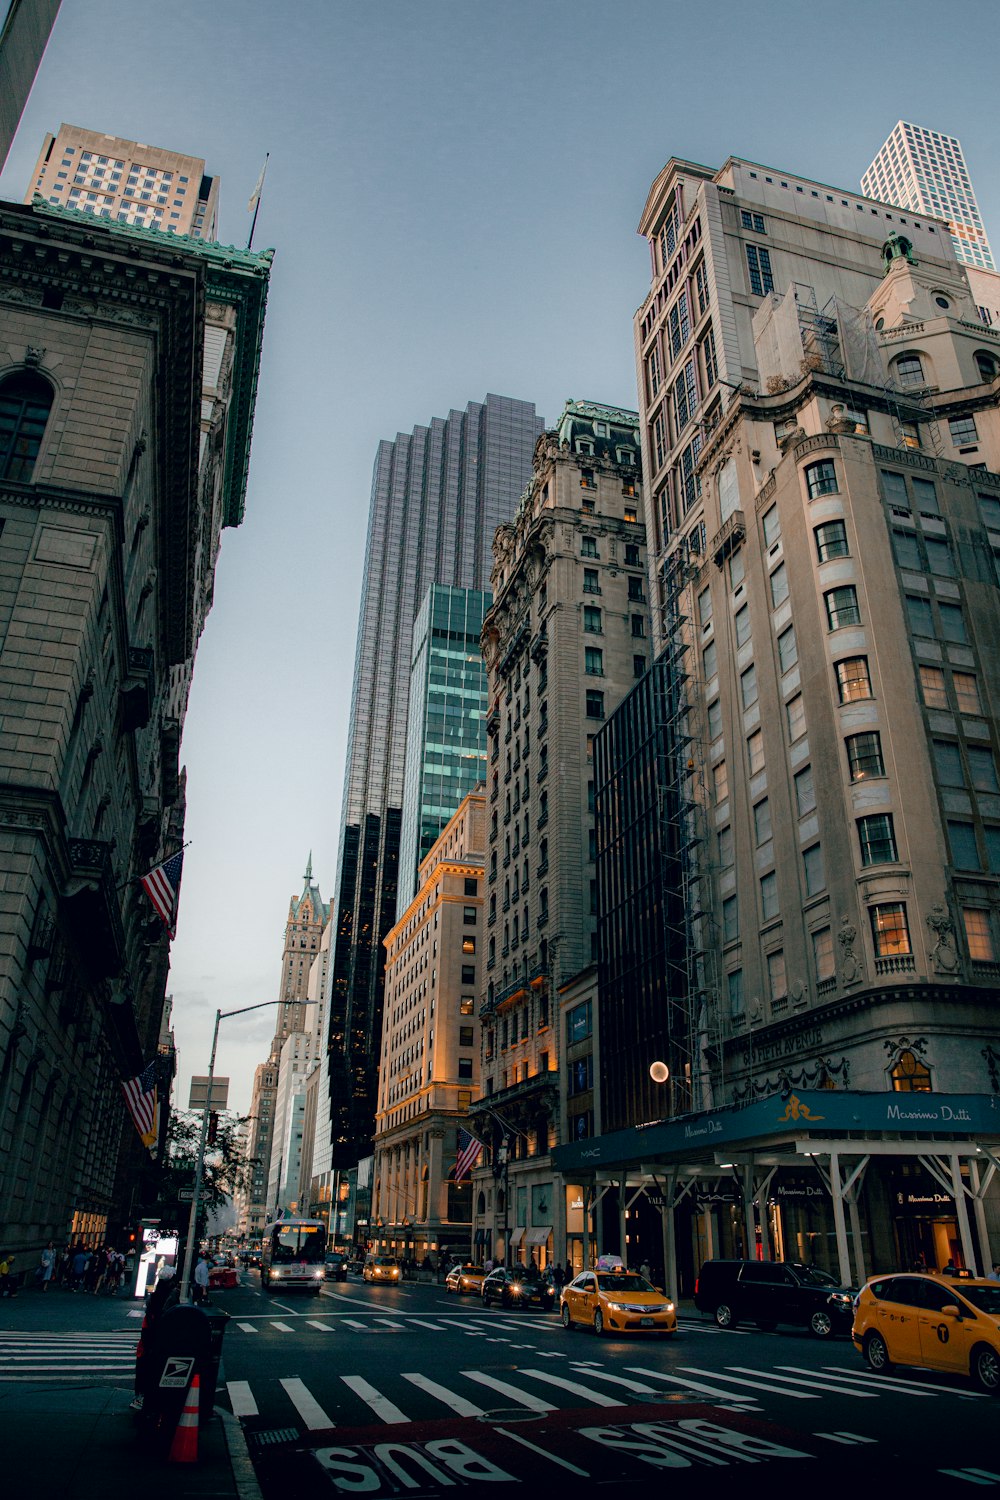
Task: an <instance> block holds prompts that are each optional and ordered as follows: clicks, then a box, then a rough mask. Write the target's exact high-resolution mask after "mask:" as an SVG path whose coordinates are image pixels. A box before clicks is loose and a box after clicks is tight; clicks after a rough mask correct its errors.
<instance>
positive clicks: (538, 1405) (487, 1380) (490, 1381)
mask: <svg viewBox="0 0 1000 1500" xmlns="http://www.w3.org/2000/svg"><path fill="white" fill-rule="evenodd" d="M462 1379H463V1380H475V1381H477V1382H478V1383H479V1385H488V1386H490V1387H491V1388H492V1389H493V1390H494V1391H499V1392H500V1393H501V1395H503V1396H509V1397H510V1399H511V1400H512V1401H516V1402H517V1404H518V1406H526V1407H527V1408H528V1410H529V1411H555V1410H556V1408H555V1407H554V1406H553V1405H552V1403H551V1401H543V1400H542V1399H541V1397H540V1396H533V1395H532V1394H531V1393H530V1392H529V1391H522V1390H519V1389H518V1387H517V1386H516V1385H508V1384H507V1382H506V1381H505V1380H497V1379H496V1377H495V1376H493V1375H486V1374H484V1372H483V1371H482V1370H463V1371H462Z"/></svg>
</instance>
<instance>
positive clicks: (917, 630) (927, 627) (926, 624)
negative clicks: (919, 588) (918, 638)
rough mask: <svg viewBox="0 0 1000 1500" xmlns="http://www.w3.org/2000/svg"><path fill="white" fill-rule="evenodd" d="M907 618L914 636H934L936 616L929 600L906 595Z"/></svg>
mask: <svg viewBox="0 0 1000 1500" xmlns="http://www.w3.org/2000/svg"><path fill="white" fill-rule="evenodd" d="M906 618H907V620H908V621H909V625H910V629H911V630H912V632H913V634H914V635H927V636H932V635H934V615H933V613H932V612H931V605H930V600H929V599H922V598H918V597H917V596H916V595H915V594H907V595H906Z"/></svg>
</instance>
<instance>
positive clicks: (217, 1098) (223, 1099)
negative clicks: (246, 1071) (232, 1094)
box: [188, 1073, 229, 1109]
mask: <svg viewBox="0 0 1000 1500" xmlns="http://www.w3.org/2000/svg"><path fill="white" fill-rule="evenodd" d="M228 1102H229V1079H228V1078H213V1079H212V1102H211V1104H210V1103H209V1102H208V1074H207V1073H205V1074H203V1075H201V1076H199V1075H198V1074H195V1076H194V1077H193V1078H192V1079H191V1094H190V1097H189V1099H188V1109H225V1108H226V1105H227V1103H228Z"/></svg>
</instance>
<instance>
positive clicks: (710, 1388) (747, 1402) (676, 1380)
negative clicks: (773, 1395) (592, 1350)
mask: <svg viewBox="0 0 1000 1500" xmlns="http://www.w3.org/2000/svg"><path fill="white" fill-rule="evenodd" d="M626 1369H627V1370H629V1371H630V1372H631V1374H633V1375H648V1376H649V1377H650V1378H651V1379H652V1380H658V1381H659V1382H660V1384H661V1385H682V1386H684V1387H685V1388H686V1389H687V1390H691V1391H698V1392H699V1393H700V1394H701V1395H702V1396H722V1397H724V1399H725V1400H726V1401H727V1402H728V1403H730V1404H735V1405H739V1406H757V1405H759V1403H758V1402H757V1401H755V1400H754V1398H753V1397H752V1396H741V1395H740V1393H739V1391H724V1390H721V1389H720V1387H719V1386H717V1385H706V1384H704V1382H702V1381H700V1380H687V1379H685V1378H684V1377H682V1376H677V1375H662V1374H661V1373H660V1371H659V1370H647V1369H646V1368H645V1366H644V1365H626Z"/></svg>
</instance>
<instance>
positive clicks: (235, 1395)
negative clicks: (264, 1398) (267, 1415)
mask: <svg viewBox="0 0 1000 1500" xmlns="http://www.w3.org/2000/svg"><path fill="white" fill-rule="evenodd" d="M226 1390H227V1391H228V1392H229V1400H230V1402H231V1403H232V1407H233V1416H234V1417H255V1416H257V1414H258V1410H259V1408H258V1406H257V1403H256V1401H255V1400H254V1399H253V1392H252V1391H251V1389H250V1382H249V1381H248V1380H230V1381H229V1383H228V1385H227V1386H226Z"/></svg>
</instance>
